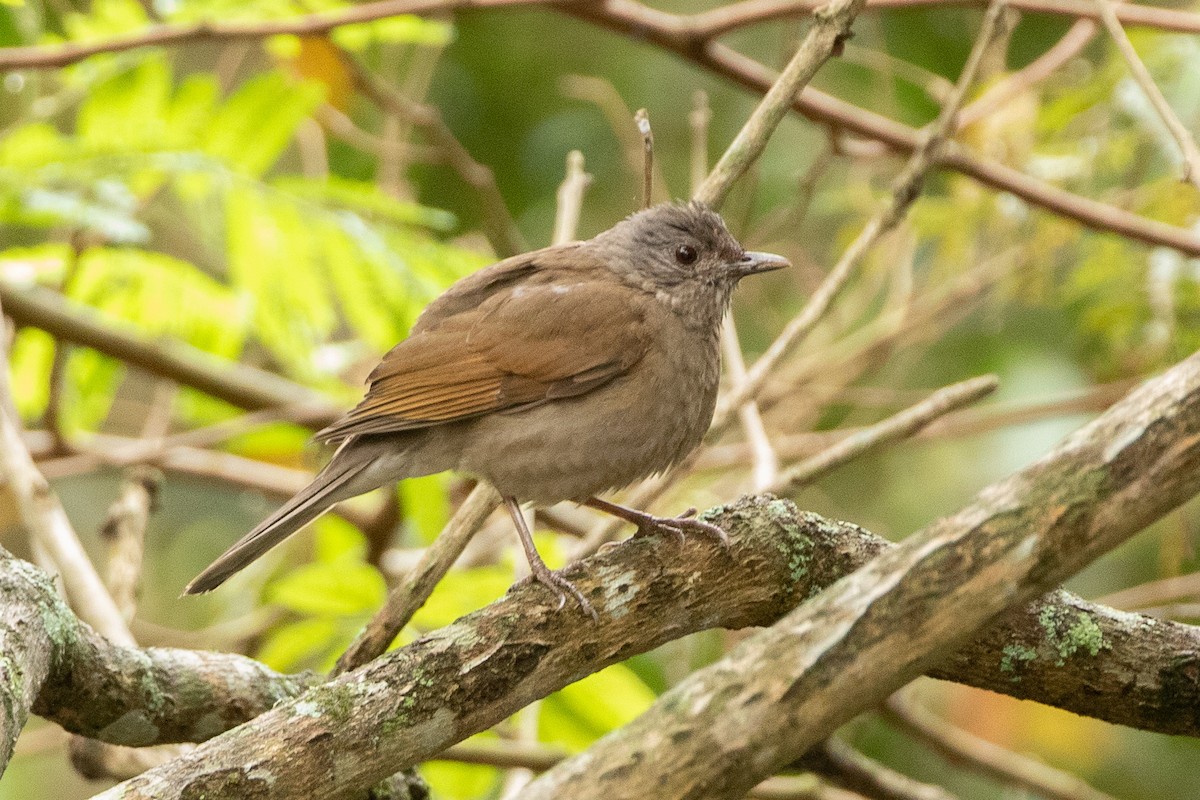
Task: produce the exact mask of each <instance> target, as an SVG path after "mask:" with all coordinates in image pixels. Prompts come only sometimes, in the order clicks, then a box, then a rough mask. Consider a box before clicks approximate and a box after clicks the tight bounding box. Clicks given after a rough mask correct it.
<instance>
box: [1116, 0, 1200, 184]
mask: <svg viewBox="0 0 1200 800" xmlns="http://www.w3.org/2000/svg"><path fill="white" fill-rule="evenodd" d="M1095 2H1096V7H1097V8H1099V9H1100V19H1101V21H1102V22H1103V23H1104V27H1105V28H1107V29H1108V32H1109V34H1110V35H1111V36H1112V39H1113V43H1114V44H1115V45H1116V46H1117V51H1118V52H1120V54H1121V57H1122V58H1123V59H1125V63H1126V65H1128V67H1129V73H1130V74H1131V75H1132V76H1133V80H1134V82H1136V83H1137V85H1138V86H1139V87H1140V88H1141V90H1142V92H1143V93H1144V94H1145V95H1146V99H1147V100H1149V101H1150V105H1151V106H1152V107H1153V108H1154V111H1155V112H1156V113H1157V114H1158V116H1159V118H1160V119H1161V120H1162V122H1163V125H1165V126H1166V128H1167V131H1168V132H1169V133H1170V134H1171V137H1172V138H1173V139H1174V140H1175V143H1176V144H1177V145H1179V153H1180V155H1181V156H1182V157H1183V180H1185V181H1187V182H1189V183H1191V184H1192V185H1193V186H1195V187H1196V188H1197V189H1200V148H1197V147H1196V140H1195V139H1193V138H1192V134H1191V133H1190V132H1189V131H1188V129H1187V126H1185V125H1184V124H1183V122H1181V121H1180V119H1179V117H1178V115H1176V114H1175V112H1174V110H1172V109H1171V104H1170V103H1168V102H1167V98H1166V97H1164V96H1163V93H1162V90H1161V89H1159V88H1158V84H1156V83H1155V82H1154V77H1153V76H1152V75H1151V74H1150V70H1148V69H1146V65H1145V64H1144V63H1143V62H1142V59H1141V57H1140V56H1138V54H1137V50H1135V49H1134V48H1133V42H1131V41H1129V36H1128V35H1127V34H1126V33H1125V29H1124V28H1123V27H1121V20H1120V19H1119V18H1118V17H1117V7H1116V6H1115V5H1113V3H1112V2H1110V0H1095Z"/></svg>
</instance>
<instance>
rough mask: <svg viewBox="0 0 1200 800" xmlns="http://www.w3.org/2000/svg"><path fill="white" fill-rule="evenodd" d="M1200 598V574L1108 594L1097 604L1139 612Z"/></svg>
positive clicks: (1161, 580)
mask: <svg viewBox="0 0 1200 800" xmlns="http://www.w3.org/2000/svg"><path fill="white" fill-rule="evenodd" d="M1193 598H1200V572H1192V573H1189V574H1187V575H1177V576H1175V577H1172V578H1160V579H1159V580H1156V581H1149V582H1147V583H1141V584H1138V585H1137V586H1131V587H1129V588H1128V589H1122V590H1121V591H1119V592H1113V593H1112V594H1106V595H1104V597H1101V598H1099V599H1098V600H1097V602H1100V603H1104V604H1105V605H1109V606H1113V607H1114V608H1123V609H1127V610H1131V611H1132V610H1138V611H1141V610H1143V609H1147V608H1151V607H1153V606H1161V605H1164V604H1166V603H1174V602H1178V601H1180V600H1191V599H1193Z"/></svg>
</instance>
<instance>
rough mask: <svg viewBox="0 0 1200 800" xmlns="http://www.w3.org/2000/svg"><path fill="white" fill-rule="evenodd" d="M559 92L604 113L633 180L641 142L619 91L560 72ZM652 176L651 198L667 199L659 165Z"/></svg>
mask: <svg viewBox="0 0 1200 800" xmlns="http://www.w3.org/2000/svg"><path fill="white" fill-rule="evenodd" d="M559 86H560V87H561V89H562V93H563V94H565V95H567V96H568V97H572V98H575V99H576V100H580V101H583V102H585V103H592V104H593V105H595V106H596V108H597V109H599V111H600V113H601V114H603V115H604V120H605V122H607V123H608V126H609V128H610V129H611V130H612V133H613V135H614V136H615V137H616V139H617V142H618V143H619V144H620V146H621V155H622V158H623V159H624V162H625V165H626V167H627V168H628V169H629V174H630V175H631V176H634V177H635V178H637V179H640V176H641V175H642V174H643V167H644V166H645V160H644V158H643V155H642V154H643V152H644V149H645V148H644V142H643V139H642V135H641V133H640V132H639V131H638V130H637V126H636V125H632V126H631V125H630V124H629V119H630V117H632V116H633V111H631V110H630V108H629V106H628V105H627V104H626V103H625V100H624V98H622V97H621V93H620V92H618V91H617V89H616V87H614V86H613V85H612V83H611V82H610V81H607V80H605V79H603V78H597V77H594V76H591V75H564V76H563V77H562V79H561V80H560V81H559ZM653 170H654V179H653V180H652V181H651V184H652V188H653V189H654V194H653V195H652V197H653V199H654V200H657V201H658V202H662V201H664V200H666V199H668V197H669V196H668V194H667V182H666V180H665V178H664V177H663V174H662V167H661V166H660V165H659V164H654V166H653Z"/></svg>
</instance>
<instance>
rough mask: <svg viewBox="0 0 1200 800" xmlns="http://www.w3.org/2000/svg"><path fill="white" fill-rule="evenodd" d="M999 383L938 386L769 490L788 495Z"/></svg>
mask: <svg viewBox="0 0 1200 800" xmlns="http://www.w3.org/2000/svg"><path fill="white" fill-rule="evenodd" d="M999 385H1000V382H999V380H998V379H997V378H996V376H995V375H984V376H982V377H979V378H972V379H970V380H966V381H963V382H962V383H956V384H954V385H952V386H947V387H945V388H943V389H939V390H938V391H936V392H934V393H933V394H932V395H930V396H929V397H927V398H926V399H924V400H922V401H921V402H920V403H917V404H916V405H914V406H911V407H909V408H906V409H904V410H903V411H901V412H899V413H897V414H894V415H892V416H890V417H888V418H887V419H885V420H883V421H881V422H877V423H876V424H874V425H868V426H867V427H865V428H861V429H859V430H858V431H856V432H854V433H852V434H850V435H849V436H847V437H846V438H844V439H842V440H841V441H839V442H838V443H837V444H835V445H832V446H830V447H829V448H827V449H825V450H823V451H821V452H820V453H817V454H816V455H814V456H811V457H809V458H807V459H805V460H804V461H802V462H801V463H799V464H797V465H796V466H794V467H789V468H788V469H786V470H784V472H783V474H782V475H780V476H779V478H778V480H776V481H775V483H774V484H772V485H771V487H770V489H768V491H770V492H771V493H773V494H790V493H791V492H794V491H796V490H797V489H799V488H801V487H802V486H807V485H808V484H810V483H812V482H813V481H815V480H817V479H818V478H820V477H821V476H822V475H825V474H826V473H828V472H829V471H830V470H832V469H834V468H836V467H839V466H841V465H842V464H845V463H846V462H847V461H850V460H852V459H855V458H857V457H859V456H860V455H862V454H863V453H866V452H869V451H871V450H874V449H875V448H877V447H882V446H883V445H885V444H890V443H892V442H896V441H899V440H901V439H905V438H907V437H909V436H912V435H913V434H915V433H917V432H918V431H920V430H921V429H922V428H924V427H925V426H926V425H929V424H930V423H931V422H933V421H934V420H936V419H938V418H939V417H941V416H942V415H944V414H947V413H949V412H951V411H954V410H955V409H959V408H962V407H963V406H965V405H968V404H970V403H974V402H975V401H976V400H979V399H980V398H982V397H986V396H987V395H989V394H991V393H992V392H994V391H995V390H996V388H997V387H998V386H999Z"/></svg>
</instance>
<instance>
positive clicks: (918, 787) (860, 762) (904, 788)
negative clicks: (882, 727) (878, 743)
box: [814, 736, 957, 800]
mask: <svg viewBox="0 0 1200 800" xmlns="http://www.w3.org/2000/svg"><path fill="white" fill-rule="evenodd" d="M816 750H817V753H816V759H815V760H816V761H817V762H818V764H820V767H819V768H816V769H815V770H814V771H815V772H816V773H817V774H818V775H822V776H824V777H826V778H828V779H830V780H832V781H834V782H836V783H838V784H840V785H841V786H845V787H846V788H848V789H851V790H853V791H856V792H860V793H861V794H863V795H865V796H867V797H872V798H875V799H876V800H957V798H956V797H955V795H953V794H951V793H950V792H948V791H946V790H945V789H943V788H942V787H941V786H934V785H932V784H928V783H922V782H920V781H918V780H915V779H913V778H910V777H908V776H907V775H905V774H903V773H900V772H897V771H896V770H894V769H892V768H891V767H888V766H885V765H883V764H881V763H879V762H878V761H876V760H875V759H873V758H868V757H867V756H865V755H863V754H862V753H860V752H859V751H858V750H856V749H854V748H853V747H851V746H850V745H849V744H847V743H846V742H844V741H842V740H841V739H839V738H838V737H836V736H832V737H830V738H829V739H826V740H825V743H824V744H823V745H821V746H820V747H819V748H816Z"/></svg>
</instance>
